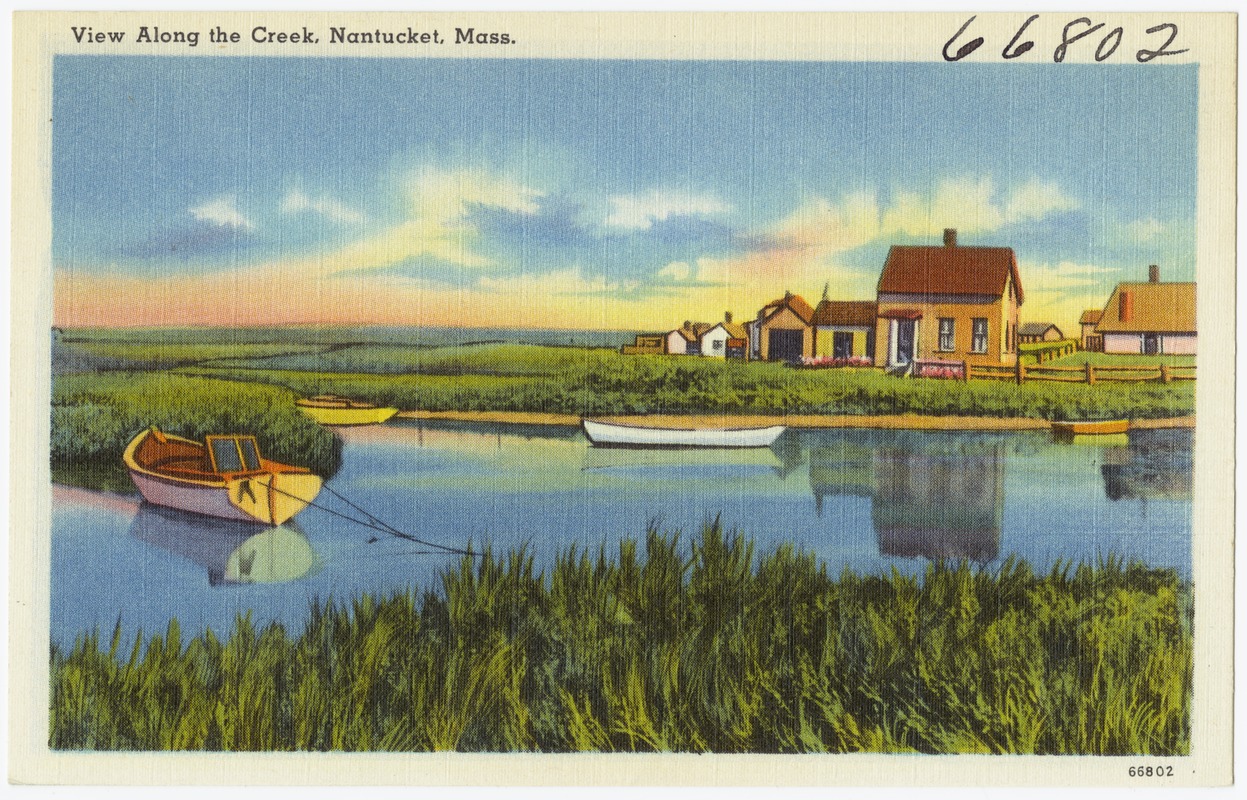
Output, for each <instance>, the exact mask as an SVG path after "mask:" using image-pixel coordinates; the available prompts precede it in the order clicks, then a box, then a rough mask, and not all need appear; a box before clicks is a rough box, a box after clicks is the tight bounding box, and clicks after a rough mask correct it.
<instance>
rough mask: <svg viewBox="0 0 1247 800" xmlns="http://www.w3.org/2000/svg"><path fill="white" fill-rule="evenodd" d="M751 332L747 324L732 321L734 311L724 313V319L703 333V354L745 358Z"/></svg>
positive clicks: (717, 356)
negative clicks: (746, 328) (747, 328)
mask: <svg viewBox="0 0 1247 800" xmlns="http://www.w3.org/2000/svg"><path fill="white" fill-rule="evenodd" d="M748 338H749V332H748V331H746V330H745V326H743V325H740V324H738V323H735V322H733V321H732V312H730V311H729V312H727V313H726V314H724V315H723V321H722V322H720V323H718V324H716V325H714V326H712V327H710V328H708V329H707V330H706V332H705V333H703V334H702V335H701V354H702V355H703V356H711V357H716V358H745V357H746V352H745V351H746V349H747V347H746V345H747V342H748Z"/></svg>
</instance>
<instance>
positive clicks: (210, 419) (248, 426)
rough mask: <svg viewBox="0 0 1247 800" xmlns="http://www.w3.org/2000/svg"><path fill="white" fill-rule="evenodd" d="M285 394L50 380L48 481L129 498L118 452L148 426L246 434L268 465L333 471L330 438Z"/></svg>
mask: <svg viewBox="0 0 1247 800" xmlns="http://www.w3.org/2000/svg"><path fill="white" fill-rule="evenodd" d="M294 400H295V398H294V395H293V394H291V393H290V391H289V390H285V389H280V388H277V387H274V386H268V385H264V384H251V383H239V382H234V381H223V380H216V379H212V378H198V377H187V376H180V375H172V374H166V373H160V372H108V373H82V374H76V375H58V376H56V378H55V379H54V380H53V384H52V441H51V450H52V479H53V480H54V481H56V482H58V483H63V484H68V485H71V486H84V487H87V488H92V489H105V490H111V491H123V492H129V491H133V489H134V486H133V484H132V483H131V482H130V478H129V476H128V475H127V474H126V470H125V467H124V465H123V464H122V462H121V454H122V451H123V450H124V449H125V446H126V444H127V443H128V442H129V441H130V439H131V438H132V437H133V436H134V435H135V434H137V433H138V432H139V431H141V430H143V429H144V428H147V427H149V426H151V425H156V426H159V427H160V428H161V429H163V430H166V431H168V432H170V433H176V434H178V435H179V436H186V437H188V438H192V439H202V438H203V436H204V435H206V434H209V433H249V434H254V435H255V436H256V437H257V439H258V442H259V444H260V452H261V453H263V454H264V455H265V456H266V457H268V458H271V459H274V460H276V461H283V462H287V463H292V464H299V465H303V466H307V467H310V468H311V469H312V470H313V471H315V472H317V473H319V474H321V475H330V474H332V472H333V471H334V470H336V469H337V465H338V461H339V459H340V453H339V448H338V445H337V444H336V443H335V440H334V437H333V434H332V433H330V432H329V431H328V430H326V429H325V428H322V427H321V426H319V425H317V424H316V423H314V422H313V421H312V420H311V419H309V418H308V417H307V416H305V415H304V414H302V413H300V412H299V411H298V410H297V409H296V408H295V406H294Z"/></svg>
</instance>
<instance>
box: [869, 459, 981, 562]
mask: <svg viewBox="0 0 1247 800" xmlns="http://www.w3.org/2000/svg"><path fill="white" fill-rule="evenodd" d="M1001 451H1002V446H1001V445H1000V444H999V443H993V444H988V445H984V446H983V447H982V448H980V449H979V450H978V451H977V452H974V453H949V452H913V451H908V450H896V449H891V448H881V449H879V450H877V451H876V452H875V455H874V461H873V466H874V475H875V491H874V495H873V502H874V504H873V506H872V507H871V521H872V522H873V523H874V527H875V536H876V538H877V539H878V541H879V552H880V554H881V555H887V556H898V557H902V558H912V557H915V556H921V557H923V558H928V559H931V560H933V561H939V560H944V559H962V558H966V559H969V560H971V561H978V562H987V561H993V560H995V558H996V557H997V556H998V555H999V554H1000V529H1001V522H1002V519H1003V518H1004V505H1005V502H1004V497H1005V494H1004V474H1005V471H1004V458H1003V454H1002V452H1001Z"/></svg>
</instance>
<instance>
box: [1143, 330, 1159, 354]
mask: <svg viewBox="0 0 1247 800" xmlns="http://www.w3.org/2000/svg"><path fill="white" fill-rule="evenodd" d="M1159 352H1160V337H1159V336H1157V335H1156V334H1154V333H1145V334H1143V355H1145V356H1154V355H1156V354H1157V353H1159Z"/></svg>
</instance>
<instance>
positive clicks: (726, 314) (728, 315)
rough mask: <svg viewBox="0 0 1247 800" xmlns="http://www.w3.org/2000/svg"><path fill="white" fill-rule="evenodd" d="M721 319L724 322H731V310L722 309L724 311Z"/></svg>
mask: <svg viewBox="0 0 1247 800" xmlns="http://www.w3.org/2000/svg"><path fill="white" fill-rule="evenodd" d="M723 321H724V322H726V323H728V324H729V325H730V324H731V322H732V312H731V311H724V312H723Z"/></svg>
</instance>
